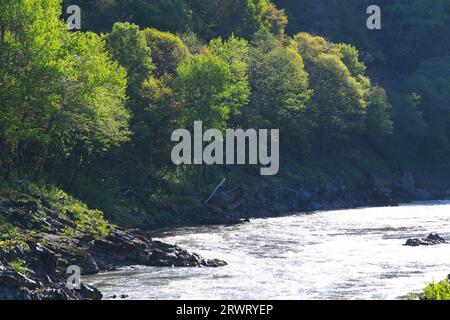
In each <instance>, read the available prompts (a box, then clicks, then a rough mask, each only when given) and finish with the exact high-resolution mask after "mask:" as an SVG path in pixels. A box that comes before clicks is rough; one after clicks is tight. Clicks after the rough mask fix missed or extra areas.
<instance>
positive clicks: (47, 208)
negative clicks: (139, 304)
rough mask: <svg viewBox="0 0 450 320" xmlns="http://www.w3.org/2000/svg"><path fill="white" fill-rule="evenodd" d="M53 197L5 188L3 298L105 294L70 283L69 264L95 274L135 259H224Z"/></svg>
mask: <svg viewBox="0 0 450 320" xmlns="http://www.w3.org/2000/svg"><path fill="white" fill-rule="evenodd" d="M5 198H6V199H5ZM54 201H55V199H52V200H51V201H48V199H47V198H44V197H39V196H36V195H30V194H20V193H14V192H13V193H8V194H2V197H1V200H0V300H4V299H20V300H43V299H58V300H59V299H63V300H80V299H93V300H97V299H101V298H102V294H101V293H100V292H99V291H98V290H97V289H95V288H93V287H91V286H88V285H86V284H81V287H80V288H79V289H78V290H70V289H69V288H67V287H66V282H67V279H68V277H69V274H67V270H68V267H69V266H77V267H79V269H80V271H81V275H91V274H96V273H98V272H100V271H112V270H115V269H116V268H118V267H124V266H132V265H145V266H161V267H220V266H224V265H226V262H224V261H221V260H218V259H212V260H208V259H204V258H202V257H201V256H199V255H197V254H195V253H190V252H187V251H186V250H183V249H181V248H179V247H177V246H172V245H168V244H164V243H161V242H158V241H153V240H152V239H151V238H150V237H149V236H148V234H146V233H144V232H142V231H139V230H127V229H123V228H119V227H116V226H114V225H111V224H109V223H108V222H107V221H106V220H104V219H103V218H102V216H101V215H100V213H99V212H97V211H88V209H86V208H85V207H83V206H80V204H79V203H75V204H74V203H71V201H74V200H73V199H70V198H68V197H67V196H62V197H61V198H60V199H56V202H54ZM69 208H70V209H73V210H74V211H71V210H69ZM83 210H86V211H83Z"/></svg>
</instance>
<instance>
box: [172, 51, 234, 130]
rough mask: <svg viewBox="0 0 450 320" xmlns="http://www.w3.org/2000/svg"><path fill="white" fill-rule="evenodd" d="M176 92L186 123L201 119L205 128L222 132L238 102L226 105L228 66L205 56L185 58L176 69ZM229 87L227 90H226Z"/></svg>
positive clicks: (228, 90)
mask: <svg viewBox="0 0 450 320" xmlns="http://www.w3.org/2000/svg"><path fill="white" fill-rule="evenodd" d="M177 73H178V76H177V79H176V89H177V92H178V94H179V99H180V101H182V103H183V105H184V108H185V110H186V113H187V117H188V118H187V119H188V120H187V123H188V124H189V125H190V124H192V123H193V122H194V121H197V120H202V121H203V122H204V125H205V127H207V128H217V129H223V128H225V127H226V121H227V120H228V118H229V116H230V113H232V112H236V111H237V110H238V109H239V107H240V103H239V102H238V103H237V104H233V103H227V102H228V101H227V98H228V97H229V96H230V94H231V91H230V90H231V89H232V88H234V87H233V86H232V85H231V84H232V80H233V79H232V74H231V70H230V66H229V65H228V64H227V63H226V62H225V61H223V60H222V59H220V58H219V57H217V56H215V55H212V54H207V55H196V56H192V57H189V58H187V59H186V60H184V61H183V63H182V64H181V65H180V66H179V67H178V69H177ZM230 88H231V89H230Z"/></svg>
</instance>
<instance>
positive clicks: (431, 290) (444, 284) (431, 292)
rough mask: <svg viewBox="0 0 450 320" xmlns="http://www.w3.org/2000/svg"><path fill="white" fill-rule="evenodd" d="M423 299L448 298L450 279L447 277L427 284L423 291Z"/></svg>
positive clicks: (449, 298) (449, 297)
mask: <svg viewBox="0 0 450 320" xmlns="http://www.w3.org/2000/svg"><path fill="white" fill-rule="evenodd" d="M422 299H423V300H450V281H449V278H448V277H447V278H446V279H445V280H442V281H441V282H439V283H435V282H433V283H431V284H429V285H428V286H427V287H426V288H425V289H424V291H423V298H422Z"/></svg>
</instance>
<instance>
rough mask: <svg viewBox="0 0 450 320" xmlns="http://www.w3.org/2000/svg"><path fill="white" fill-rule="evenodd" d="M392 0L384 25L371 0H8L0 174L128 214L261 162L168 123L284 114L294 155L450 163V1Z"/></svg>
mask: <svg viewBox="0 0 450 320" xmlns="http://www.w3.org/2000/svg"><path fill="white" fill-rule="evenodd" d="M69 2H70V3H69ZM379 2H380V3H379V5H380V6H382V8H383V28H382V30H378V31H376V32H373V31H369V30H368V29H367V28H366V27H365V25H366V24H365V20H366V17H367V15H366V8H367V5H368V4H369V1H359V0H358V1H357V0H349V1H338V0H323V1H309V0H295V1H293V0H292V1H291V0H277V1H269V0H245V1H244V0H212V1H197V0H170V1H167V0H108V1H106V0H101V1H100V0H98V1H87V0H78V1H64V2H63V3H64V5H67V4H78V5H80V6H81V8H82V17H83V21H82V30H81V31H77V32H70V31H69V30H68V28H67V26H65V23H64V21H63V20H62V19H61V16H62V17H65V13H64V11H63V10H62V7H61V1H60V0H23V1H16V0H0V173H1V176H2V177H4V178H5V179H6V178H8V179H12V178H26V179H38V180H46V181H48V182H51V183H55V184H59V185H61V186H63V187H67V188H71V190H73V192H74V193H76V194H77V195H79V196H81V197H82V198H84V199H87V200H89V201H90V202H92V203H93V204H94V205H96V206H99V207H105V206H106V207H107V208H108V209H111V210H112V211H113V212H114V213H115V214H118V215H122V218H121V219H124V218H123V214H124V213H123V212H128V210H133V212H134V213H136V212H138V213H136V215H138V216H139V215H148V213H147V211H148V210H156V209H155V208H156V207H158V205H160V204H161V203H164V204H165V205H166V206H169V207H170V205H171V204H173V203H175V202H176V203H178V202H183V203H184V201H186V202H189V201H194V202H195V201H198V200H199V198H201V197H202V196H203V193H204V190H203V189H201V187H200V186H202V185H203V184H202V183H199V182H204V184H205V185H206V187H205V188H208V187H210V184H214V183H215V184H217V181H216V180H217V179H218V178H221V177H223V176H225V175H227V176H231V177H233V179H235V180H236V181H240V177H242V176H244V177H246V179H247V180H248V177H249V176H252V175H253V173H254V171H252V167H251V166H250V167H245V168H230V167H227V168H222V167H218V166H212V167H210V169H208V170H206V169H204V170H190V169H189V168H184V167H181V168H180V167H176V166H174V164H172V163H171V161H170V149H171V144H170V137H171V133H172V132H173V131H174V130H175V129H178V128H188V129H190V128H191V127H192V125H193V122H194V121H197V120H202V121H203V122H204V127H205V128H217V129H219V130H224V129H226V128H242V129H248V128H268V129H270V128H276V129H280V132H281V136H280V140H281V145H282V148H283V149H282V152H283V155H282V158H283V159H284V160H285V161H288V162H290V163H296V164H299V166H303V167H304V168H306V169H307V170H308V169H311V171H313V170H316V171H315V172H320V174H323V175H340V174H343V173H342V172H340V171H339V170H338V169H335V168H332V169H331V170H330V169H329V167H330V166H328V168H327V170H328V171H326V173H325V171H324V170H322V169H323V168H322V167H321V166H322V164H323V163H326V162H328V163H334V162H339V161H341V162H346V161H347V159H352V160H353V161H355V163H356V164H355V166H354V167H352V168H356V167H357V166H358V165H359V164H361V167H364V168H365V169H362V173H361V175H366V176H370V175H371V174H372V173H373V172H372V171H371V170H372V167H382V168H383V169H385V170H386V171H387V170H397V171H399V172H401V171H402V170H406V169H411V168H422V169H423V168H425V169H426V168H430V167H433V166H435V165H437V164H440V165H443V166H444V165H445V163H446V159H448V157H449V155H450V107H449V106H450V96H449V92H450V87H449V83H450V82H449V79H450V74H449V70H450V58H449V50H450V41H448V39H449V36H448V28H449V26H450V4H449V2H448V1H445V0H436V1H433V2H429V1H422V0H420V1H419V0H417V1H407V0H398V1H397V0H395V1H393V0H382V1H379ZM284 9H285V11H284ZM61 13H63V14H62V15H61ZM288 18H289V21H290V22H289V24H288ZM101 32H103V33H101ZM447 162H448V161H447ZM374 163H376V165H373V164H374ZM283 168H284V167H283V166H282V168H281V169H282V170H281V173H282V174H283V173H286V172H284V170H285V171H289V169H283ZM367 168H369V169H367ZM333 169H334V171H333ZM330 172H331V173H330ZM288 173H289V174H293V173H292V172H288ZM194 175H195V176H194ZM202 179H203V180H202ZM235 180H233V181H235ZM100 189H101V190H102V193H101V194H98V193H99V192H96V190H100ZM208 191H210V190H209V189H208ZM202 192H203V193H202ZM176 197H178V198H176ZM187 199H189V201H188V200H187ZM192 199H194V200H192ZM116 205H117V206H118V208H119V209H117V208H116V207H115V206H116ZM124 207H125V208H132V209H126V210H124V209H123V208H124ZM122 211H123V212H122ZM142 212H144V213H142ZM153 213H154V212H153ZM125 220H126V219H125Z"/></svg>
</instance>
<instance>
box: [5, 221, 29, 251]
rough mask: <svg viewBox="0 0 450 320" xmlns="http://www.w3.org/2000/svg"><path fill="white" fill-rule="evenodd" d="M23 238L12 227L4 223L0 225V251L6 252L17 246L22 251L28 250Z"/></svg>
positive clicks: (18, 231) (16, 229) (19, 232)
mask: <svg viewBox="0 0 450 320" xmlns="http://www.w3.org/2000/svg"><path fill="white" fill-rule="evenodd" d="M25 240H26V239H25V237H24V235H23V234H22V232H21V231H20V230H19V229H18V228H16V227H13V226H12V225H11V224H9V223H4V222H2V224H1V225H0V249H2V250H8V249H11V248H14V247H15V246H19V247H20V248H21V249H22V250H28V249H29V248H28V245H27V243H26V242H25Z"/></svg>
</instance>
